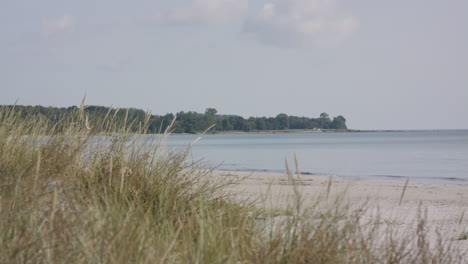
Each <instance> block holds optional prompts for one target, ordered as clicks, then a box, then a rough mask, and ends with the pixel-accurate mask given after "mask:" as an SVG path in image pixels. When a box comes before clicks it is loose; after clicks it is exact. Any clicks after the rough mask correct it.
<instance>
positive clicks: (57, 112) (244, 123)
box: [4, 105, 347, 134]
mask: <svg viewBox="0 0 468 264" xmlns="http://www.w3.org/2000/svg"><path fill="white" fill-rule="evenodd" d="M4 107H6V108H9V109H12V110H14V111H17V112H18V113H20V115H21V118H23V119H28V118H32V117H44V118H46V119H48V120H49V121H50V122H51V124H54V125H55V124H58V123H60V120H63V119H67V118H68V116H69V115H71V114H73V113H75V112H76V111H77V109H78V108H77V107H76V106H72V107H68V108H55V107H44V106H12V105H10V106H4ZM147 114H148V113H146V112H145V111H143V110H140V109H135V108H129V109H120V108H117V109H112V108H109V107H104V106H87V107H86V108H85V109H84V115H86V116H88V119H89V120H90V121H89V122H90V124H89V125H90V126H92V127H93V128H95V127H96V126H99V129H100V130H101V131H117V130H118V127H119V126H118V125H120V124H122V123H123V122H125V120H132V121H133V123H132V124H129V131H131V132H136V131H138V130H139V129H140V127H141V126H142V125H143V123H144V122H145V118H146V117H147ZM176 116H177V119H176V121H175V123H174V124H173V126H172V129H173V131H172V132H174V133H200V132H203V131H205V130H206V129H207V128H209V127H211V126H212V125H215V126H214V127H213V128H212V132H223V131H283V130H312V129H324V130H330V129H337V130H346V129H347V127H346V119H345V118H344V117H343V116H337V117H334V118H333V120H332V119H330V117H329V116H328V114H326V113H322V114H321V115H320V117H319V118H308V117H296V116H288V115H286V114H279V115H277V116H276V117H269V118H267V117H250V118H248V119H245V118H243V117H241V116H235V115H217V111H216V109H214V108H208V109H206V111H205V113H203V114H202V113H196V112H179V113H177V114H176V115H174V114H166V115H149V119H148V120H147V122H148V127H147V130H146V132H147V133H150V134H157V133H162V132H164V131H165V130H166V129H167V127H168V126H169V125H170V124H171V122H172V120H173V119H174V117H176ZM102 120H107V121H106V122H107V123H106V122H102ZM111 124H113V126H112V125H111ZM116 124H117V126H116Z"/></svg>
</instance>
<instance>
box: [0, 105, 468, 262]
mask: <svg viewBox="0 0 468 264" xmlns="http://www.w3.org/2000/svg"><path fill="white" fill-rule="evenodd" d="M128 112H129V113H128V114H126V115H125V117H124V119H123V120H118V119H117V118H114V117H113V116H112V115H108V116H107V117H106V118H102V119H98V120H92V119H90V117H88V116H87V115H86V111H85V107H84V106H83V107H81V108H77V109H74V110H70V113H68V114H67V115H66V117H64V118H62V119H56V120H50V119H48V118H46V117H47V116H45V115H44V116H37V115H29V114H27V113H24V112H22V111H20V110H17V109H12V108H11V107H3V108H0V263H462V262H463V261H464V259H463V256H462V255H461V254H459V253H457V252H453V251H452V250H451V249H450V246H449V245H445V244H444V243H440V245H437V246H435V247H434V248H432V247H430V245H429V244H428V242H427V239H426V231H425V230H426V228H425V221H424V219H421V220H420V221H419V222H418V223H417V227H418V228H417V232H416V233H414V234H413V233H408V234H407V235H408V236H397V235H396V233H395V232H394V231H393V230H391V229H385V230H384V231H383V232H382V231H381V230H380V229H379V224H378V223H377V220H376V221H363V220H362V219H361V218H360V214H359V213H356V212H357V211H356V210H351V209H350V206H349V205H348V204H346V202H345V201H344V200H343V199H340V198H337V199H336V200H335V201H332V200H329V201H330V202H329V203H327V204H329V206H328V207H320V208H302V203H301V200H302V198H301V194H300V193H299V192H296V199H294V201H292V203H291V207H290V208H287V209H284V210H274V209H272V210H271V211H268V210H267V211H265V209H256V208H255V207H253V206H252V205H251V204H250V203H248V201H245V202H239V201H237V202H236V203H234V202H233V199H232V196H231V195H230V194H229V192H227V191H226V189H225V188H224V187H225V186H226V184H230V182H226V181H225V180H216V179H215V178H213V177H212V176H210V174H209V172H207V171H205V170H200V169H198V168H197V167H196V164H191V163H189V162H187V161H186V159H185V158H186V156H187V154H188V150H187V151H184V152H181V153H171V152H167V151H166V150H165V149H164V148H163V147H161V145H160V144H159V143H158V142H150V141H147V140H145V141H138V140H137V139H138V136H134V135H132V134H131V133H130V131H133V130H134V129H137V131H136V133H139V134H143V133H146V132H147V130H148V127H149V126H150V125H149V121H148V120H149V119H150V118H151V116H150V115H146V116H145V117H143V122H141V125H137V124H138V122H137V121H135V119H132V118H130V116H131V115H130V111H128ZM114 115H115V113H114ZM132 116H133V115H132ZM120 121H122V122H121V123H119V122H120ZM103 129H111V130H112V131H115V132H117V133H118V136H98V135H99V134H97V133H98V132H100V131H103ZM167 130H168V131H169V130H171V128H170V127H168V129H167ZM104 131H106V130H104ZM165 136H167V133H166V134H165ZM155 138H156V137H155ZM163 138H164V137H163ZM288 175H289V178H290V181H291V186H292V188H295V187H296V185H295V180H294V177H293V175H292V174H291V173H290V172H289V173H288ZM294 190H295V191H296V188H295V189H294ZM323 199H325V197H324V198H323ZM330 199H331V198H330ZM364 209H365V208H361V210H359V212H361V211H362V210H364ZM268 212H270V213H268ZM283 213H284V215H282V216H281V214H283ZM265 215H266V216H265Z"/></svg>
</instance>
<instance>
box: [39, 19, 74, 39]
mask: <svg viewBox="0 0 468 264" xmlns="http://www.w3.org/2000/svg"><path fill="white" fill-rule="evenodd" d="M74 23H75V21H74V18H73V17H72V16H70V15H67V14H65V15H63V16H61V17H56V18H48V19H46V20H44V21H43V23H42V24H43V35H44V36H46V37H50V36H52V35H56V34H58V33H61V32H66V31H69V30H70V29H71V28H72V27H73V25H74Z"/></svg>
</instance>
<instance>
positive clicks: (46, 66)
mask: <svg viewBox="0 0 468 264" xmlns="http://www.w3.org/2000/svg"><path fill="white" fill-rule="evenodd" d="M467 11H468V1H466V0H443V1H441V0H411V1H408V0H392V1H375V0H352V1H345V0H336V1H333V0H278V1H274V0H152V1H149V0H145V1H128V0H100V1H96V0H80V1H72V0H68V1H67V0H56V1H52V0H41V1H34V0H29V1H26V0H14V1H9V0H0V92H1V94H0V104H12V103H14V101H15V100H16V99H17V98H19V99H20V101H19V104H26V105H45V106H49V105H50V106H70V105H77V104H79V103H80V101H81V99H82V97H83V95H84V94H85V93H86V94H87V96H88V104H93V105H105V106H110V105H114V106H119V105H120V106H122V107H137V108H142V109H147V108H149V109H150V110H152V112H153V113H155V114H165V113H168V112H178V111H188V110H194V111H199V112H202V111H204V110H205V108H207V107H214V108H216V109H218V112H219V113H221V114H239V115H242V116H245V117H248V116H276V115H277V114H278V113H286V114H288V115H299V116H309V117H316V116H318V115H319V114H320V113H321V112H327V113H329V114H330V115H331V116H336V115H343V116H345V117H346V118H347V120H348V126H349V127H351V128H356V129H439V128H468V13H467Z"/></svg>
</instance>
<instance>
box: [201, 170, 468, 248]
mask: <svg viewBox="0 0 468 264" xmlns="http://www.w3.org/2000/svg"><path fill="white" fill-rule="evenodd" d="M210 177H214V178H218V179H227V180H232V181H233V182H234V183H232V184H230V185H229V186H228V191H229V192H230V193H232V194H234V197H235V199H237V200H239V201H245V200H250V201H254V204H256V205H257V206H260V207H268V208H274V209H285V208H290V207H291V206H292V203H293V202H294V201H295V198H294V197H295V192H296V191H299V192H300V193H301V196H302V199H303V206H304V208H315V207H314V206H317V204H318V205H319V206H320V205H323V204H328V205H329V204H330V201H332V200H333V199H341V200H345V201H347V202H349V204H350V205H351V206H357V207H359V205H362V204H365V206H366V212H365V213H364V214H363V219H368V220H372V219H375V218H376V213H378V215H379V216H378V219H379V221H382V222H383V223H388V225H391V226H392V227H393V228H395V229H396V230H397V231H401V232H407V231H411V232H412V231H415V230H416V229H415V228H416V227H415V225H414V223H415V221H416V220H417V219H418V217H419V216H420V215H421V214H422V215H424V213H426V214H427V227H428V230H429V239H430V240H431V241H432V242H433V243H437V239H438V232H440V234H442V236H443V237H442V238H443V239H444V240H446V241H452V242H453V243H454V244H455V245H456V246H457V247H460V248H462V249H463V250H468V240H457V238H458V236H459V235H460V234H462V233H463V232H467V231H468V217H464V215H465V214H466V213H468V185H463V184H438V183H418V182H411V181H410V182H409V183H408V184H407V186H406V187H405V182H404V181H395V180H373V179H365V180H362V179H343V178H336V177H329V176H323V175H299V176H298V175H297V174H294V175H293V177H294V179H295V184H294V186H295V187H293V184H291V181H290V179H288V177H287V175H286V174H278V173H268V172H240V171H224V170H223V171H221V170H213V171H210ZM295 188H296V190H294V189H295ZM403 190H405V191H403ZM402 192H404V195H403V198H401V197H402ZM328 195H329V196H330V198H329V197H328ZM324 197H326V199H325V198H324ZM317 201H318V203H317ZM358 209H359V208H358ZM367 209H368V210H367Z"/></svg>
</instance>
